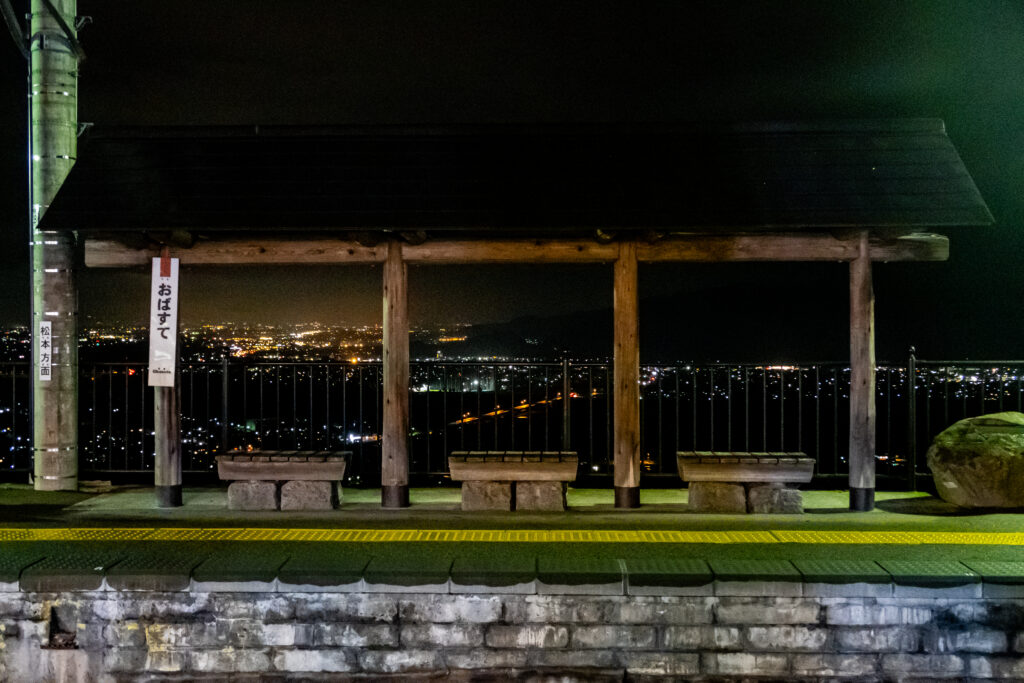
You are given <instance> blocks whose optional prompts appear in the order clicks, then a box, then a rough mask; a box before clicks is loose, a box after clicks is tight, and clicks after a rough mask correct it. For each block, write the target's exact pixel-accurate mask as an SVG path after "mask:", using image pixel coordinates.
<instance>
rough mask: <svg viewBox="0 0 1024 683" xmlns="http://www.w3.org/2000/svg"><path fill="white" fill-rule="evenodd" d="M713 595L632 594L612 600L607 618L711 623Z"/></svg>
mask: <svg viewBox="0 0 1024 683" xmlns="http://www.w3.org/2000/svg"><path fill="white" fill-rule="evenodd" d="M713 604H714V601H713V599H711V598H705V597H692V598H690V599H686V598H661V599H658V598H639V599H637V598H632V599H630V600H616V601H614V602H609V603H608V605H609V609H608V617H607V621H608V622H610V623H618V624H685V625H687V626H692V625H694V624H710V623H711V620H712V617H713Z"/></svg>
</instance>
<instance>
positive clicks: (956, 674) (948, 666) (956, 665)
mask: <svg viewBox="0 0 1024 683" xmlns="http://www.w3.org/2000/svg"><path fill="white" fill-rule="evenodd" d="M965 671H966V665H965V663H964V660H963V659H962V658H961V657H957V656H956V655H920V654H896V655H882V673H884V674H896V675H897V676H901V677H905V676H913V677H915V678H920V679H925V680H930V679H936V678H961V677H962V676H963V675H964V673H965Z"/></svg>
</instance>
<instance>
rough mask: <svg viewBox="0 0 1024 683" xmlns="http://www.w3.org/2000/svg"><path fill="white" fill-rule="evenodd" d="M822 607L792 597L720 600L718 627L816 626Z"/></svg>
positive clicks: (812, 602) (717, 613)
mask: <svg viewBox="0 0 1024 683" xmlns="http://www.w3.org/2000/svg"><path fill="white" fill-rule="evenodd" d="M820 611H821V605H819V604H818V602H817V601H815V600H799V599H792V598H721V600H720V601H719V603H718V609H717V611H716V617H717V618H716V621H717V622H718V623H720V624H817V623H818V615H819V612H820Z"/></svg>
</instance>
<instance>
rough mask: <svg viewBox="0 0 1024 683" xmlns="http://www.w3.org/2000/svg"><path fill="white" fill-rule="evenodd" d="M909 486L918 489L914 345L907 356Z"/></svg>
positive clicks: (909, 488) (915, 358)
mask: <svg viewBox="0 0 1024 683" xmlns="http://www.w3.org/2000/svg"><path fill="white" fill-rule="evenodd" d="M907 487H908V490H910V491H916V490H917V355H916V349H915V348H914V347H913V346H911V347H910V352H909V355H908V357H907Z"/></svg>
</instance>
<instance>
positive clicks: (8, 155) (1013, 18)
mask: <svg viewBox="0 0 1024 683" xmlns="http://www.w3.org/2000/svg"><path fill="white" fill-rule="evenodd" d="M14 4H15V6H16V8H17V9H19V13H21V10H22V8H23V7H24V5H25V4H27V3H25V2H21V3H19V2H15V3H14ZM19 5H21V7H19ZM79 13H80V14H86V15H91V16H92V17H93V23H92V24H91V25H89V26H87V27H86V28H85V29H83V31H82V32H81V34H80V40H81V42H82V45H83V47H84V48H85V51H86V53H87V55H88V59H87V61H86V62H85V63H84V64H83V66H82V71H81V79H80V83H79V88H80V89H79V102H80V119H81V120H82V121H90V122H94V123H96V124H99V125H110V124H154V125H156V124H206V125H210V124H364V123H365V124H433V123H437V124H459V123H572V122H629V123H643V122H672V123H678V122H688V121H701V122H706V121H747V120H802V119H843V118H896V117H934V118H942V119H944V120H945V121H946V124H947V129H948V132H949V136H950V138H951V139H952V141H953V143H954V145H956V147H957V148H958V150H959V151H960V154H961V156H962V157H963V159H964V162H965V164H966V166H967V168H968V170H969V171H970V172H971V173H972V175H973V176H974V179H975V181H976V183H977V185H978V187H979V189H980V191H981V194H982V196H983V197H984V198H985V199H986V201H987V202H988V204H989V206H990V208H991V210H992V213H993V214H994V215H995V217H996V221H997V225H996V226H995V227H994V228H980V229H979V228H974V229H960V230H950V231H947V234H949V235H950V237H951V242H952V243H951V252H952V255H951V259H950V261H949V262H947V263H941V264H896V265H890V266H887V265H882V266H879V267H877V268H876V293H877V296H878V337H879V346H880V353H884V349H896V348H902V347H903V346H905V344H907V343H916V344H917V345H918V347H919V348H920V349H921V351H922V353H924V354H925V355H930V356H931V357H936V356H940V355H950V356H972V357H977V356H978V355H1001V356H1005V357H1013V358H1020V357H1024V268H1022V267H1021V263H1022V256H1021V254H1022V253H1024V234H1022V231H1021V226H1022V222H1024V221H1022V219H1024V192H1022V189H1024V188H1022V181H1024V6H1022V4H1021V3H1020V2H1017V1H997V0H977V1H961V2H942V1H939V0H923V1H919V2H896V1H889V2H886V1H878V0H874V1H863V0H861V1H858V2H848V1H842V2H839V1H837V2H806V3H803V2H721V1H718V2H708V3H695V2H679V1H672V2H629V1H622V2H613V1H609V0H587V1H585V2H555V1H552V0H535V1H530V0H465V1H462V2H455V1H451V2H443V1H426V0H395V1H391V2H385V1H380V0H372V1H371V0H363V1H360V2H342V1H337V2H329V3H322V2H300V1H293V2H280V0H277V1H275V2H270V1H267V0H246V2H238V1H237V0H230V1H229V0H203V1H202V2H198V1H195V2H194V1H188V2H186V1H178V2H166V0H160V1H153V0H102V1H89V0H80V2H79ZM0 66H2V71H0V78H2V79H3V80H2V87H0V96H2V98H3V99H2V101H0V116H2V120H0V122H2V124H3V125H2V126H0V136H2V138H0V154H2V156H0V161H2V168H0V181H2V186H0V224H2V226H3V228H2V238H0V239H2V241H0V268H2V274H0V287H2V288H3V289H2V291H3V295H2V296H0V322H7V323H24V322H26V321H27V319H28V298H29V293H28V269H27V247H26V242H27V239H26V236H27V229H28V228H27V225H26V222H27V218H26V216H27V210H26V208H25V206H26V203H27V202H26V190H25V158H26V142H25V77H24V65H23V62H22V60H21V57H20V56H19V55H18V53H17V51H16V50H15V48H14V46H13V44H12V42H11V41H10V39H9V38H8V37H7V36H6V35H4V36H3V37H2V39H0ZM147 278H148V276H147V275H146V274H144V273H142V272H141V271H140V272H135V273H123V272H120V273H119V272H114V271H109V270H103V271H83V273H82V275H81V283H82V286H81V301H80V306H81V311H82V313H83V315H86V316H92V319H96V320H115V319H116V320H126V321H138V322H142V321H144V320H145V318H146V305H147V298H146V297H147V294H146V287H147V283H148V280H147ZM846 283H847V281H846V269H845V268H844V267H843V266H841V265H838V264H824V265H821V264H819V265H792V264H774V265H763V266H755V265H746V264H739V265H737V264H732V265H718V266H710V265H709V266H693V265H672V266H668V265H666V266H656V267H655V266H645V267H643V268H642V269H641V296H645V295H647V294H655V293H657V294H664V293H666V292H674V291H677V290H678V291H681V292H685V293H690V294H693V293H697V295H699V294H700V292H717V291H720V290H721V289H722V288H725V289H732V290H736V289H738V288H743V287H757V288H758V289H759V290H761V291H764V290H765V289H767V290H768V291H771V289H772V288H776V287H777V288H779V291H787V292H792V291H794V287H796V288H797V291H799V290H801V289H805V290H806V291H808V292H811V291H813V292H814V293H815V299H814V300H815V301H819V300H822V299H823V300H830V301H833V302H834V305H835V306H837V307H843V308H845V306H846V305H847V289H846V287H847V284H846ZM410 285H411V291H410V305H411V313H412V317H413V321H414V322H423V323H426V322H449V321H452V322H454V321H460V322H473V323H482V322H498V321H503V320H509V319H512V318H515V317H517V316H522V315H540V316H550V315H559V314H564V313H568V312H573V311H579V310H590V309H601V308H606V307H608V306H609V305H610V301H611V272H610V268H602V267H596V266H585V267H584V266H574V267H569V266H565V267H559V266H545V267H543V268H539V267H526V266H522V267H500V268H495V267H434V268H423V267H418V268H413V269H411V281H410ZM183 286H184V288H183V299H182V302H183V320H184V322H185V323H186V324H187V323H189V322H195V321H199V320H211V321H214V320H235V321H238V320H247V321H254V322H258V321H268V322H269V321H278V320H279V321H283V322H296V321H303V320H320V321H325V322H351V323H365V322H377V321H379V316H380V272H379V270H376V269H374V268H370V267H347V268H303V269H297V268H280V269H275V270H259V271H257V270H255V269H246V268H233V269H219V270H213V269H210V268H206V269H186V270H185V271H184V274H183ZM823 294H824V296H822V295H823ZM778 306H779V314H778V315H779V320H778V324H779V325H782V326H794V325H804V326H805V327H806V328H807V329H808V330H809V331H811V330H813V320H814V318H815V315H816V313H815V311H814V310H810V311H809V310H807V307H806V306H801V305H795V306H792V307H787V306H785V305H783V304H782V303H779V304H778ZM680 314H682V315H684V316H685V313H680ZM918 326H919V327H920V329H921V330H935V329H939V330H945V329H948V330H949V333H948V335H947V334H938V335H936V334H933V333H932V332H929V333H928V334H927V337H928V338H927V339H920V338H916V337H917V336H918V335H916V334H915V328H916V327H918ZM695 327H696V328H697V329H700V328H699V325H695ZM701 333H702V334H705V335H713V334H716V331H714V330H701ZM720 333H729V332H728V331H722V332H720ZM609 334H610V330H609ZM829 334H830V335H832V336H835V335H838V336H839V337H844V336H845V334H846V331H845V330H831V331H830V332H829ZM922 334H923V333H922Z"/></svg>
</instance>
